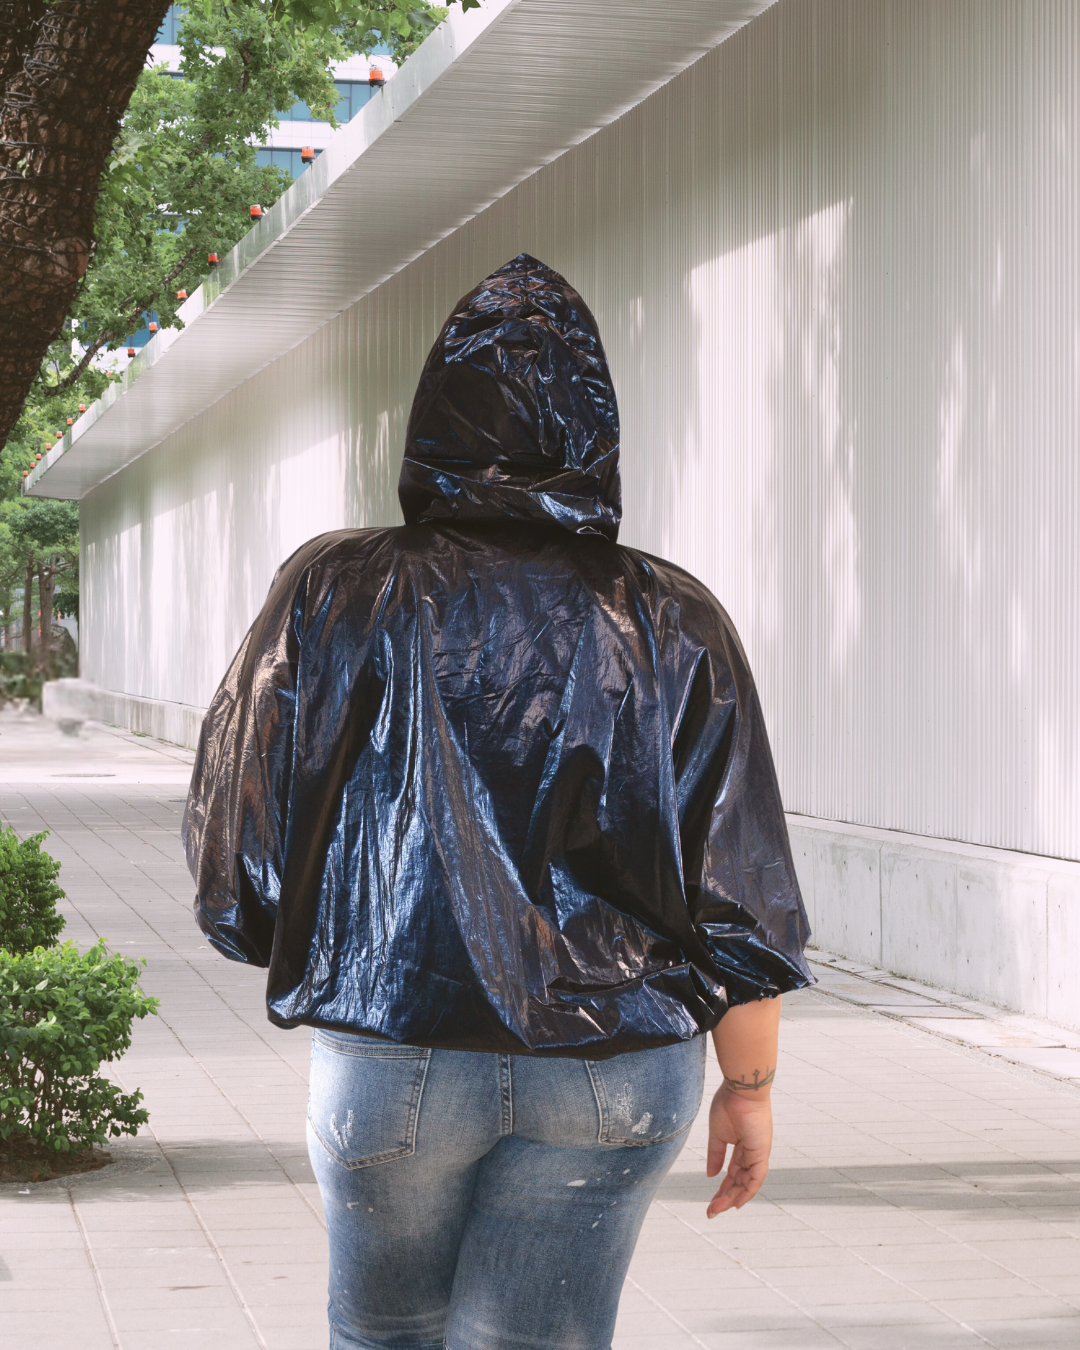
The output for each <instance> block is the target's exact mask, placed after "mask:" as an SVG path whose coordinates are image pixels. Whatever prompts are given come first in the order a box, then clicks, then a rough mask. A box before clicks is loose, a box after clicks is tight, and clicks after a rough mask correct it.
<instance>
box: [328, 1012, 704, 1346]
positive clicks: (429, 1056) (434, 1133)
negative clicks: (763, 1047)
mask: <svg viewBox="0 0 1080 1350" xmlns="http://www.w3.org/2000/svg"><path fill="white" fill-rule="evenodd" d="M707 1039H708V1038H707V1037H705V1036H698V1037H696V1038H695V1039H694V1040H692V1041H688V1042H685V1043H684V1044H681V1045H673V1046H667V1047H665V1048H663V1049H660V1050H641V1051H637V1052H635V1053H633V1054H626V1055H618V1056H616V1057H615V1058H614V1059H606V1060H599V1061H592V1060H580V1059H537V1058H533V1057H531V1056H525V1055H499V1054H486V1053H482V1052H477V1051H469V1050H421V1049H418V1048H416V1047H413V1046H408V1045H393V1044H389V1043H387V1042H383V1041H374V1040H371V1039H368V1038H366V1037H362V1036H353V1035H347V1034H343V1033H341V1032H331V1031H316V1032H315V1033H314V1036H313V1040H312V1051H311V1087H310V1097H309V1106H308V1147H309V1149H310V1152H311V1161H312V1165H313V1167H314V1169H315V1175H316V1177H317V1179H318V1182H319V1189H320V1191H321V1192H322V1199H323V1206H324V1208H325V1211H326V1222H327V1228H328V1230H329V1238H330V1345H331V1348H332V1350H346V1348H348V1350H353V1348H354V1347H363V1350H384V1347H385V1348H386V1350H389V1347H394V1348H395V1350H397V1348H398V1347H409V1350H441V1347H443V1346H446V1347H447V1348H448V1350H515V1348H516V1347H521V1348H522V1350H607V1347H608V1346H610V1344H611V1336H612V1331H613V1328H614V1325H615V1314H616V1311H617V1308H618V1303H619V1293H620V1291H621V1289H622V1283H623V1279H624V1278H625V1276H626V1268H627V1266H628V1265H629V1264H630V1257H631V1255H632V1253H633V1250H634V1244H635V1243H636V1242H637V1237H638V1233H639V1232H640V1230H641V1224H642V1221H643V1220H644V1218H645V1211H646V1210H647V1209H648V1207H649V1202H650V1201H651V1200H652V1198H653V1195H654V1194H655V1192H656V1188H657V1186H658V1185H659V1184H660V1182H661V1180H662V1179H663V1177H664V1175H665V1174H666V1172H667V1170H668V1168H669V1167H670V1166H671V1164H672V1163H673V1162H674V1161H675V1158H676V1156H677V1155H678V1153H679V1150H680V1149H681V1148H682V1145H683V1141H684V1139H685V1137H686V1131H687V1130H688V1129H689V1128H690V1125H691V1123H692V1121H693V1119H694V1116H695V1115H696V1114H697V1111H698V1107H699V1106H700V1104H701V1092H702V1085H703V1080H704V1073H705V1043H706V1041H707Z"/></svg>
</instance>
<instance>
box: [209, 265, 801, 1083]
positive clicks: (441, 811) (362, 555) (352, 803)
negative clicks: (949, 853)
mask: <svg viewBox="0 0 1080 1350" xmlns="http://www.w3.org/2000/svg"><path fill="white" fill-rule="evenodd" d="M618 442H619V429H618V412H617V407H616V402H615V393H614V389H613V387H612V383H611V379H610V376H609V373H608V367H607V362H606V359H605V357H604V352H603V347H602V345H601V342H600V337H599V334H598V332H597V329H596V324H595V321H594V320H593V317H592V315H591V314H590V313H589V311H588V309H587V308H586V306H585V304H584V302H583V301H582V299H581V297H580V296H579V295H578V294H577V293H576V292H575V291H574V290H573V289H572V288H571V287H570V286H569V285H568V284H567V283H566V281H564V280H563V278H562V277H560V276H559V275H558V274H557V273H555V272H553V271H551V270H550V269H549V268H547V267H545V266H543V265H542V264H540V263H538V262H537V261H536V260H535V259H533V258H530V257H528V256H527V255H522V256H520V257H518V258H515V259H514V260H513V261H512V262H510V263H508V264H507V265H506V266H505V267H503V268H500V269H499V271H497V272H496V273H494V274H493V275H492V276H491V277H489V278H488V279H487V280H486V281H484V282H483V283H482V284H481V285H480V286H478V287H477V288H476V290H474V291H473V292H472V293H471V294H470V295H467V296H466V297H465V298H464V299H463V300H462V301H461V302H460V303H459V304H458V306H457V308H456V309H455V311H454V313H453V314H452V316H451V317H450V319H449V320H448V322H447V324H446V326H445V328H444V329H443V332H442V334H441V335H440V337H439V339H438V341H437V342H436V343H435V346H434V347H433V349H432V351H431V354H430V356H429V358H428V361H427V364H426V366H425V368H424V372H423V375H422V377H421V380H420V384H419V388H418V390H417V395H416V401H415V404H414V407H413V411H412V415H411V418H410V422H409V427H408V432H407V441H406V447H405V458H404V463H403V467H402V472H401V484H400V499H401V504H402V509H403V512H404V517H405V522H406V523H405V524H404V525H403V526H398V527H395V528H381V529H364V530H342V531H339V532H336V533H334V534H328V535H323V536H321V537H320V538H317V539H314V540H312V541H311V542H310V543H308V544H306V545H304V547H302V548H301V549H300V550H299V551H298V552H297V553H296V554H294V555H293V557H292V558H290V559H289V560H288V562H286V563H285V564H284V566H283V567H282V568H281V570H280V572H279V573H278V576H277V577H276V579H275V581H274V584H273V586H272V588H271V591H270V594H269V597H268V599H267V601H266V604H265V607H264V608H263V611H262V613H261V614H260V615H259V617H258V618H257V619H256V621H255V623H254V625H253V626H252V628H251V630H250V632H249V633H248V635H247V637H246V639H245V641H244V644H243V646H242V647H241V649H240V651H239V653H238V654H237V656H236V659H235V660H234V662H233V664H232V667H231V669H230V670H229V672H228V674H227V675H226V677H225V680H224V681H223V683H222V685H221V688H220V689H219V690H218V693H217V695H216V696H215V698H214V700H213V703H212V705H211V707H210V709H209V711H208V713H207V716H206V720H205V723H204V726H203V731H202V739H201V743H200V746H199V751H198V757H197V759H196V764H195V770H194V776H193V779H192V786H191V794H190V797H189V800H188V807H187V811H186V813H185V820H184V840H185V845H186V849H187V856H188V860H189V864H190V866H191V869H192V873H193V875H194V877H195V880H196V887H197V899H196V904H195V909H196V916H197V918H198V922H199V924H200V926H201V927H202V929H203V931H204V932H205V933H206V934H207V935H208V937H209V939H210V941H211V942H212V943H213V945H214V946H215V947H216V948H217V949H218V950H219V951H221V952H223V953H224V954H225V955H226V956H229V957H232V958H234V959H237V960H241V961H247V962H250V963H252V964H255V965H262V966H268V967H269V974H268V980H267V1006H268V1011H269V1015H270V1018H271V1020H272V1021H274V1022H276V1023H278V1024H280V1025H282V1026H295V1025H297V1024H301V1023H306V1024H310V1025H316V1026H326V1027H337V1028H343V1029H349V1030H353V1031H358V1032H364V1033H368V1034H371V1035H374V1036H380V1037H387V1038H390V1039H391V1040H394V1041H402V1042H408V1043H411V1044H414V1045H420V1046H433V1047H449V1048H456V1049H475V1050H487V1051H503V1052H516V1053H538V1054H543V1053H549V1054H559V1055H576V1056H581V1057H587V1058H604V1057H607V1056H609V1055H614V1054H619V1053H622V1052H624V1051H628V1050H636V1049H644V1048H647V1047H651V1046H657V1045H664V1044H671V1043H674V1042H676V1041H680V1040H685V1039H687V1038H689V1037H692V1036H694V1035H696V1034H698V1033H700V1032H701V1031H704V1030H706V1029H709V1028H711V1027H712V1026H714V1025H715V1024H716V1022H717V1021H718V1020H719V1018H720V1017H721V1016H722V1015H723V1013H724V1012H725V1010H726V1009H727V1008H728V1007H729V1006H731V1005H734V1004H737V1003H741V1002H745V1001H747V1000H751V999H755V998H759V997H761V996H771V995H775V994H778V993H781V992H783V991H785V990H790V989H794V988H798V987H800V986H802V985H805V984H807V983H809V982H810V981H811V978H812V977H811V976H810V972H809V970H808V968H807V966H806V963H805V960H804V958H803V947H804V946H805V943H806V940H807V938H808V936H809V932H808V927H807V923H806V916H805V913H804V910H803V907H802V902H801V899H800V895H799V888H798V883H797V881H796V878H795V873H794V869H793V867H792V861H791V854H790V849H789V846H788V840H787V832H786V828H785V823H784V816H783V812H782V808H781V802H780V796H779V792H778V789H777V783H776V776H775V773H774V770H773V763H772V758H771V755H770V751H769V745H768V740H767V738H766V734H765V727H764V724H763V720H762V715H761V710H760V707H759V705H758V699H757V695H756V692H755V689H754V684H753V681H752V678H751V675H750V671H749V669H748V666H747V663H746V658H745V656H744V653H743V650H742V647H741V646H740V643H739V639H738V637H737V635H736V633H735V630H734V628H733V627H732V625H731V622H730V620H729V619H728V617H727V615H726V614H725V613H724V611H723V609H722V608H721V607H720V605H719V604H718V603H717V601H716V600H715V599H714V597H713V596H712V595H711V594H710V592H709V591H708V590H707V589H706V588H705V587H704V586H703V585H702V584H701V583H700V582H698V581H697V580H696V579H695V578H694V577H692V576H690V575H689V574H688V573H686V572H685V571H683V570H682V569H680V568H679V567H676V566H674V565H673V564H671V563H667V562H663V561H662V560H660V559H658V558H653V557H650V556H648V555H647V554H644V553H640V552H638V551H637V550H635V549H632V548H625V547H622V546H620V545H619V544H618V543H616V542H615V539H616V534H617V530H618V525H619V519H620V498H619V477H618Z"/></svg>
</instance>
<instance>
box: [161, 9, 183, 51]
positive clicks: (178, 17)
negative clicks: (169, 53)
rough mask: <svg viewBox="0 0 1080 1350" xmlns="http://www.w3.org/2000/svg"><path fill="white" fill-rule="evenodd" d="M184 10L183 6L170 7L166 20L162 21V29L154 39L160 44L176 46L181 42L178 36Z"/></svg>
mask: <svg viewBox="0 0 1080 1350" xmlns="http://www.w3.org/2000/svg"><path fill="white" fill-rule="evenodd" d="M183 17H184V10H183V6H182V5H170V6H169V9H168V12H167V13H166V15H165V18H164V19H163V20H162V21H161V28H160V29H159V30H158V35H157V37H156V38H155V39H154V41H155V42H158V43H168V44H170V45H175V44H176V43H177V42H179V41H180V39H179V37H178V36H177V34H178V33H179V30H180V24H181V22H182V21H183Z"/></svg>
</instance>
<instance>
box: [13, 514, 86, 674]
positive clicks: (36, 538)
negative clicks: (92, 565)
mask: <svg viewBox="0 0 1080 1350" xmlns="http://www.w3.org/2000/svg"><path fill="white" fill-rule="evenodd" d="M0 523H2V525H3V528H4V531H5V538H4V540H3V543H4V544H5V545H6V547H5V548H4V554H0V567H2V566H3V562H4V555H5V554H6V559H7V562H8V568H9V571H8V574H7V575H8V578H9V586H11V588H12V589H14V586H16V585H19V584H20V583H21V586H22V606H23V615H22V632H23V650H24V652H25V653H26V655H27V660H28V663H29V660H30V658H31V655H33V656H34V660H33V664H34V665H35V666H36V667H37V669H38V670H40V671H42V672H45V671H47V670H48V666H49V662H50V658H51V656H52V619H53V612H54V606H55V598H56V587H57V583H58V581H59V580H60V579H61V578H62V577H63V576H64V575H65V574H66V573H70V572H71V571H72V570H73V569H76V568H77V567H78V563H79V509H78V507H77V506H76V505H75V503H74V502H58V501H48V500H43V499H40V498H35V497H19V498H16V499H15V500H13V501H7V502H4V503H2V504H0ZM20 571H21V576H20V575H19V573H20ZM2 580H3V578H2V576H0V583H2ZM35 582H37V594H38V609H39V612H40V615H41V629H40V637H39V639H38V642H37V644H36V652H35V642H34V637H33V631H34V608H33V595H34V583H35Z"/></svg>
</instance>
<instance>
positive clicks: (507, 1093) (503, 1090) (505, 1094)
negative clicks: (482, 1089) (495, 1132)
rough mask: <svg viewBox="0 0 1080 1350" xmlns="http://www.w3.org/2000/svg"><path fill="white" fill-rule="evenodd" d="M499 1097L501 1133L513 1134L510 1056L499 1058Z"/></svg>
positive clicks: (512, 1083) (512, 1081)
mask: <svg viewBox="0 0 1080 1350" xmlns="http://www.w3.org/2000/svg"><path fill="white" fill-rule="evenodd" d="M499 1096H500V1097H501V1099H502V1132H503V1134H513V1133H514V1079H513V1075H512V1074H511V1072H510V1056H509V1055H500V1056H499Z"/></svg>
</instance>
